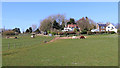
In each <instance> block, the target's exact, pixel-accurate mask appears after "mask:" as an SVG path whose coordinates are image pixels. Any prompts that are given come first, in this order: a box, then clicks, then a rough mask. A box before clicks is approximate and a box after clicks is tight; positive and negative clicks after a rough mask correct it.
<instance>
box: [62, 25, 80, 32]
mask: <svg viewBox="0 0 120 68" xmlns="http://www.w3.org/2000/svg"><path fill="white" fill-rule="evenodd" d="M75 28H76V29H79V30H80V28H79V27H78V26H77V25H76V24H68V25H67V26H66V27H64V30H62V31H63V32H64V31H74V29H75Z"/></svg>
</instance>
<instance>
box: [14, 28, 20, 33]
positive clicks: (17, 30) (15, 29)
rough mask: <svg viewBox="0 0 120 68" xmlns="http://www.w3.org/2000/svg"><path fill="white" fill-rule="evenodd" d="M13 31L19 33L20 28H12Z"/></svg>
mask: <svg viewBox="0 0 120 68" xmlns="http://www.w3.org/2000/svg"><path fill="white" fill-rule="evenodd" d="M13 31H14V32H17V33H21V31H20V28H14V29H13Z"/></svg>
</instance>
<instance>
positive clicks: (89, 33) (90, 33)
mask: <svg viewBox="0 0 120 68" xmlns="http://www.w3.org/2000/svg"><path fill="white" fill-rule="evenodd" d="M87 34H88V35H93V34H96V32H91V31H87Z"/></svg>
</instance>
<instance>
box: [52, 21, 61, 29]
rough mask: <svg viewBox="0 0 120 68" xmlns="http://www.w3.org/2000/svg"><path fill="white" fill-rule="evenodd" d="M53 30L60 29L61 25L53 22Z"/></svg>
mask: <svg viewBox="0 0 120 68" xmlns="http://www.w3.org/2000/svg"><path fill="white" fill-rule="evenodd" d="M53 28H55V29H60V24H59V23H58V22H57V21H56V20H54V22H53Z"/></svg>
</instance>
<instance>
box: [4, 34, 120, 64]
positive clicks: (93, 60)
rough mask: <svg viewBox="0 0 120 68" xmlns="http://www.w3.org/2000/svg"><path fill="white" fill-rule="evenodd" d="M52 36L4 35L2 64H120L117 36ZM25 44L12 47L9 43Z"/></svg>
mask: <svg viewBox="0 0 120 68" xmlns="http://www.w3.org/2000/svg"><path fill="white" fill-rule="evenodd" d="M52 38H53V37H43V36H39V37H36V38H33V39H31V38H30V36H21V37H20V38H19V39H4V38H3V41H2V42H3V66H117V65H118V36H117V35H116V34H111V35H110V34H109V35H89V36H88V37H87V38H86V39H59V40H56V41H54V42H50V43H43V42H42V41H43V40H48V41H50V40H51V39H52ZM9 42H11V44H12V43H13V42H19V43H21V44H23V43H24V45H23V47H22V46H21V47H19V45H18V47H17V48H14V46H13V47H12V48H11V49H8V48H7V44H5V43H9Z"/></svg>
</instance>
